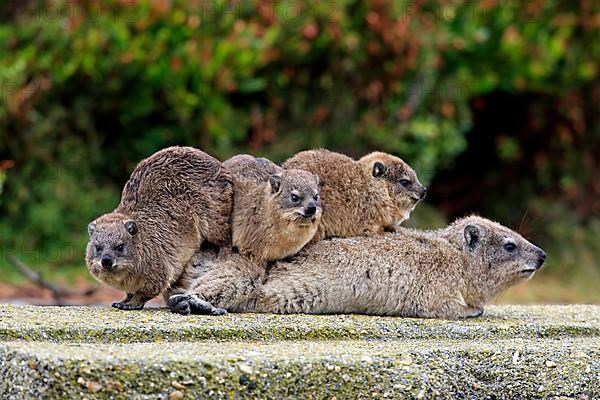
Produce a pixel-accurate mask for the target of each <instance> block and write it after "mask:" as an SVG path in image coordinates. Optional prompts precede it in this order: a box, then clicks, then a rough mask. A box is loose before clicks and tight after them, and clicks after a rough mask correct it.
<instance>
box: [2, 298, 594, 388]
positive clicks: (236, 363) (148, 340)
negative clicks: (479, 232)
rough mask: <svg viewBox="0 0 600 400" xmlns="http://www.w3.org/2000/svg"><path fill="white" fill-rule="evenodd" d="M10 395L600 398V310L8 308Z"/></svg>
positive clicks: (6, 380) (5, 357) (5, 369)
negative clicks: (213, 313) (455, 314)
mask: <svg viewBox="0 0 600 400" xmlns="http://www.w3.org/2000/svg"><path fill="white" fill-rule="evenodd" d="M0 398H2V399H5V398H6V399H13V398H14V399H28V398H40V399H62V398H88V399H94V398H123V399H130V398H133V399H136V398H137V399H187V398H189V399H195V398H211V399H212V398H232V399H234V398H261V399H263V398H272V399H282V398H290V399H296V398H313V399H320V398H328V399H333V398H336V399H346V398H351V399H355V398H369V399H372V398H417V399H433V398H439V399H454V398H464V399H480V398H481V399H523V398H539V399H562V398H572V399H600V306H491V307H488V308H487V309H486V313H485V315H484V316H483V317H481V318H477V319H473V320H468V321H441V320H418V319H405V318H388V317H368V316H360V315H332V316H308V315H287V316H281V315H266V314H229V315H226V316H220V317H208V316H187V317H184V316H181V315H177V314H172V313H170V312H169V311H168V310H166V309H146V310H142V311H130V312H125V311H119V310H115V309H111V308H91V307H65V308H60V307H36V306H14V305H0Z"/></svg>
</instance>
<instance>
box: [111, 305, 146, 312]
mask: <svg viewBox="0 0 600 400" xmlns="http://www.w3.org/2000/svg"><path fill="white" fill-rule="evenodd" d="M112 306H113V307H114V308H118V309H119V310H141V309H142V308H144V304H127V303H112Z"/></svg>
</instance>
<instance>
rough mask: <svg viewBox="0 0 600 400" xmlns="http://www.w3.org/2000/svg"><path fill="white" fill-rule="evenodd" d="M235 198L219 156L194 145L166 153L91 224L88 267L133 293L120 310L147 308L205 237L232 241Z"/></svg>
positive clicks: (148, 163)
mask: <svg viewBox="0 0 600 400" xmlns="http://www.w3.org/2000/svg"><path fill="white" fill-rule="evenodd" d="M232 202H233V188H232V182H231V177H230V175H229V173H228V172H227V171H226V170H225V169H224V168H223V167H222V165H221V163H220V162H219V161H218V160H216V159H215V158H213V157H211V156H209V155H208V154H206V153H204V152H202V151H200V150H198V149H194V148H191V147H169V148H166V149H163V150H160V151H158V152H157V153H155V154H153V155H152V156H150V157H148V158H146V159H145V160H142V161H141V162H140V163H139V164H138V165H137V167H136V168H135V169H134V171H133V173H132V174H131V177H130V178H129V181H127V183H126V184H125V187H124V188H123V193H122V195H121V202H120V203H119V206H118V207H117V209H116V210H115V211H113V212H111V213H108V214H105V215H103V216H101V217H99V218H97V219H96V220H95V221H93V222H91V223H90V224H89V226H88V230H89V234H90V241H89V243H88V245H87V255H86V262H87V266H88V269H89V271H90V272H91V273H92V275H93V276H94V277H95V278H96V279H98V280H99V281H101V282H105V283H107V284H108V285H110V286H113V287H115V288H117V289H120V290H123V291H125V292H126V293H127V296H126V297H125V299H124V300H122V301H121V302H119V303H114V304H113V307H116V308H119V309H123V310H132V309H141V308H143V306H144V303H145V302H146V301H148V300H149V299H151V298H153V297H155V296H157V295H158V294H160V293H165V292H166V291H167V289H169V286H170V285H171V284H173V283H174V282H176V281H177V280H178V279H180V277H181V276H182V274H183V269H184V267H185V266H186V264H187V263H188V261H189V260H190V258H191V257H192V256H193V255H194V253H195V252H196V251H197V250H198V248H199V246H200V245H201V244H202V243H203V242H204V241H208V242H211V243H214V244H217V245H222V246H227V245H229V243H230V224H229V218H230V215H231V208H232ZM215 312H216V311H215Z"/></svg>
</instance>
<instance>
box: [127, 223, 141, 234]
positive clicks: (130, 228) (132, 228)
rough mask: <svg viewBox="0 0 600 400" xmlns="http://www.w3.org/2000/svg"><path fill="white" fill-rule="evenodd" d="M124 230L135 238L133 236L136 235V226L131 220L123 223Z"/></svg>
mask: <svg viewBox="0 0 600 400" xmlns="http://www.w3.org/2000/svg"><path fill="white" fill-rule="evenodd" d="M125 229H127V232H129V234H130V235H131V236H135V234H136V233H138V227H137V224H136V223H135V221H132V220H129V221H125Z"/></svg>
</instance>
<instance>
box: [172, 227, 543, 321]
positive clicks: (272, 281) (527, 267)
mask: <svg viewBox="0 0 600 400" xmlns="http://www.w3.org/2000/svg"><path fill="white" fill-rule="evenodd" d="M545 258H546V255H545V253H544V252H543V251H542V250H541V249H540V248H538V247H536V246H534V245H533V244H531V243H530V242H528V241H527V240H525V239H524V238H523V237H521V236H520V235H519V234H517V233H515V232H513V231H511V230H510V229H508V228H506V227H504V226H502V225H499V224H497V223H495V222H492V221H490V220H487V219H484V218H480V217H467V218H463V219H459V220H457V221H456V222H455V223H453V224H452V225H450V226H449V227H448V228H446V229H442V230H439V231H430V232H423V231H416V230H409V229H400V230H399V231H397V232H396V233H387V234H383V235H378V236H369V237H356V238H347V239H333V240H327V241H321V242H318V243H315V244H313V245H311V246H308V247H306V248H305V249H304V250H303V251H301V252H300V253H298V255H296V257H294V258H293V259H291V260H290V261H280V262H277V263H275V265H274V266H273V268H271V269H270V270H269V274H268V276H267V279H266V281H265V283H264V284H263V285H262V286H260V287H258V288H257V289H255V290H254V291H252V292H251V294H250V295H249V296H248V297H247V298H246V299H245V300H244V301H241V300H240V299H236V301H235V302H231V304H227V303H225V302H220V299H219V298H218V296H215V298H206V300H207V301H209V302H211V303H213V305H219V306H221V307H225V308H227V309H228V310H230V311H238V312H246V311H257V312H269V313H282V314H287V313H309V314H331V313H361V314H373V315H390V316H406V317H422V318H446V319H455V318H466V317H475V316H479V315H481V313H482V312H483V306H484V304H485V303H487V302H488V301H490V300H491V299H493V298H494V297H495V296H496V295H497V294H499V293H500V292H501V291H503V290H505V289H507V288H508V287H510V286H512V285H515V284H517V283H519V282H522V281H525V280H527V279H529V278H531V277H532V276H533V274H534V273H535V271H536V270H538V269H539V268H540V267H541V266H542V265H543V263H544V260H545ZM249 262H250V261H249V260H247V259H243V258H239V257H238V258H235V257H234V256H232V257H231V258H230V259H228V260H226V261H222V262H217V263H216V264H215V265H213V268H218V269H223V270H226V269H235V268H238V269H242V270H243V269H244V268H248V266H247V265H246V264H248V263H249ZM175 300H177V301H179V302H180V303H181V304H180V305H179V307H180V308H181V306H183V305H186V303H191V304H194V303H195V301H196V296H195V295H194V290H191V291H189V292H188V295H187V296H179V297H178V298H176V299H173V300H172V302H175ZM175 309H176V310H177V307H175Z"/></svg>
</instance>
